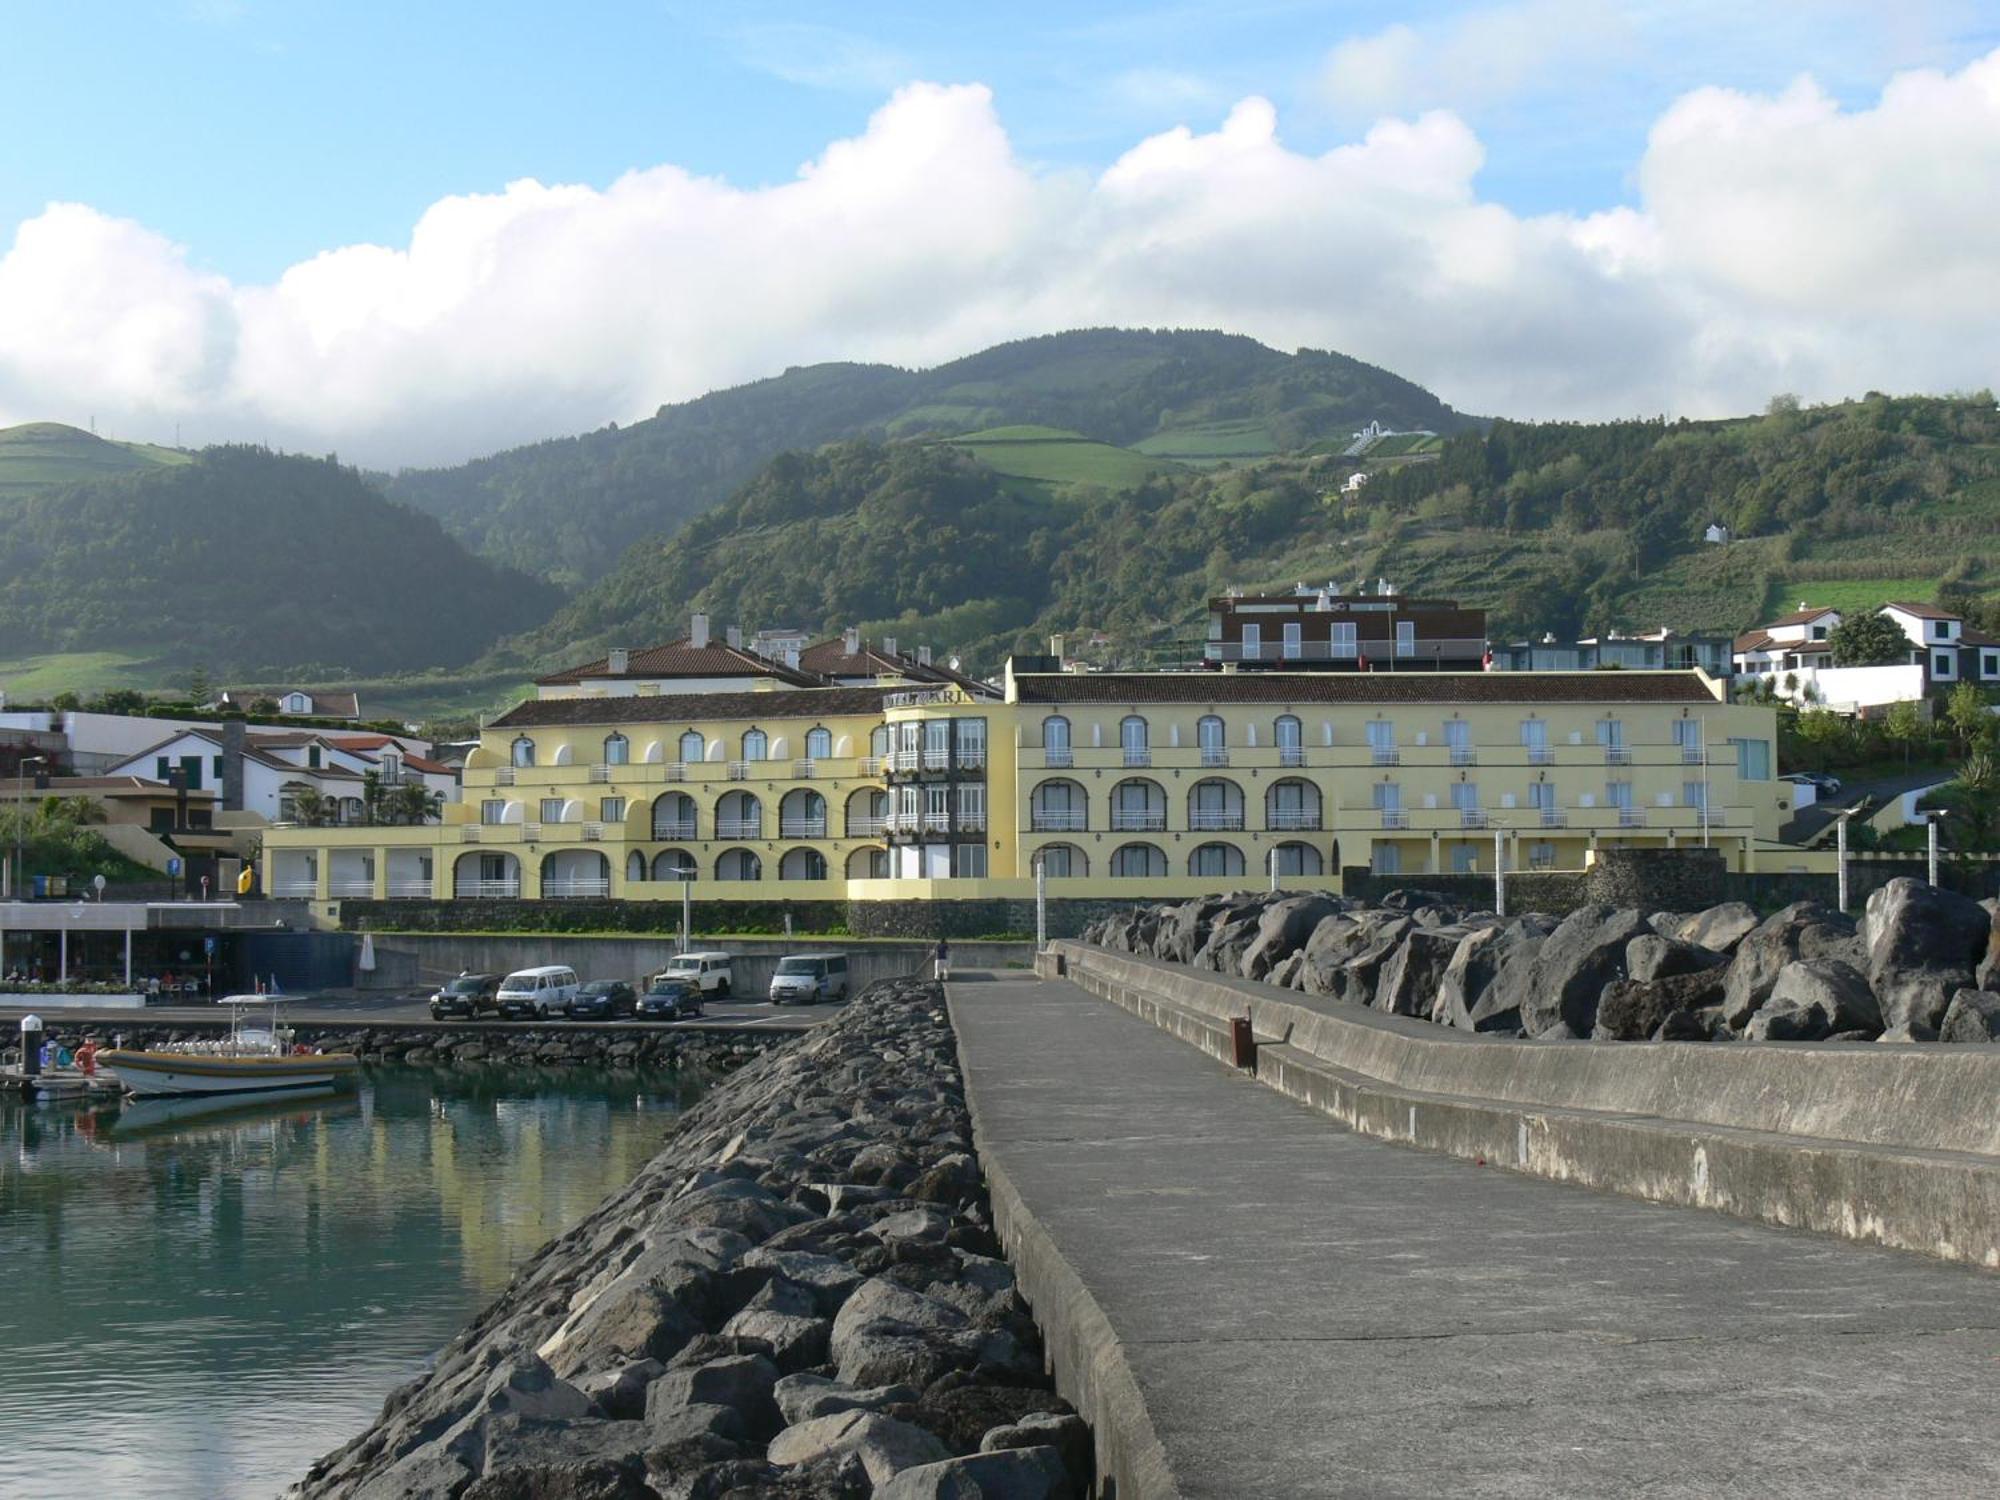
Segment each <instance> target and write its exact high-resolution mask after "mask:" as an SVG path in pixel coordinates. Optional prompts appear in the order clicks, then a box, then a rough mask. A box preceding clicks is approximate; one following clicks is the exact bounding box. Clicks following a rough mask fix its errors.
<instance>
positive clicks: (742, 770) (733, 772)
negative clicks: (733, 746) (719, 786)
mask: <svg viewBox="0 0 2000 1500" xmlns="http://www.w3.org/2000/svg"><path fill="white" fill-rule="evenodd" d="M753 764H756V762H753V761H747V760H732V761H731V762H730V763H729V779H730V780H731V781H748V780H749V779H750V767H751V766H752V765H753Z"/></svg>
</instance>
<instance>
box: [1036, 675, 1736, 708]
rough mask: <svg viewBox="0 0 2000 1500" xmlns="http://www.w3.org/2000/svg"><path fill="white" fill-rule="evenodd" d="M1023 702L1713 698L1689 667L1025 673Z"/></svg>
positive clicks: (1697, 700)
mask: <svg viewBox="0 0 2000 1500" xmlns="http://www.w3.org/2000/svg"><path fill="white" fill-rule="evenodd" d="M1014 688H1015V692H1016V695H1017V696H1018V697H1019V699H1020V701H1021V702H1023V703H1270V704H1282V703H1354V704H1378V703H1379V704H1396V703H1715V702H1717V701H1718V700H1717V699H1716V697H1715V695H1714V694H1713V693H1711V692H1710V691H1709V690H1708V688H1707V687H1706V686H1705V685H1704V684H1703V683H1702V681H1701V679H1700V678H1699V677H1698V676H1697V675H1696V674H1695V673H1693V672H1288V673H1285V674H1283V675H1269V674H1265V673H1261V672H1032V673H1028V674H1025V675H1017V676H1016V677H1015V678H1014Z"/></svg>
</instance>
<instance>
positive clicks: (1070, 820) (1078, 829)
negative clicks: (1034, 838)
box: [1028, 810, 1090, 833]
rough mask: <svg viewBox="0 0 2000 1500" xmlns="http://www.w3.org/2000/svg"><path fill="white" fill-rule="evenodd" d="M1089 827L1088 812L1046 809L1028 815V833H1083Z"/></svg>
mask: <svg viewBox="0 0 2000 1500" xmlns="http://www.w3.org/2000/svg"><path fill="white" fill-rule="evenodd" d="M1089 828H1090V814H1089V813H1086V812H1064V811H1055V810H1051V811H1047V812H1033V813H1030V814H1029V815H1028V831H1029V832H1030V833H1084V832H1087V831H1088V830H1089Z"/></svg>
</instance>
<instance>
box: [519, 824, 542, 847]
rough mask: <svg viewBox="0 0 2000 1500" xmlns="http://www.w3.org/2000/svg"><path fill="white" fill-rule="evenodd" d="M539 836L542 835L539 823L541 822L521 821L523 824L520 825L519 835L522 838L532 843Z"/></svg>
mask: <svg viewBox="0 0 2000 1500" xmlns="http://www.w3.org/2000/svg"><path fill="white" fill-rule="evenodd" d="M541 836H542V825H541V824H539V823H523V824H522V825H521V837H522V838H524V839H526V840H527V841H528V842H529V843H531V844H532V843H534V842H535V841H536V840H537V839H539V838H540V837H541Z"/></svg>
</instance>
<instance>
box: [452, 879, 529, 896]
mask: <svg viewBox="0 0 2000 1500" xmlns="http://www.w3.org/2000/svg"><path fill="white" fill-rule="evenodd" d="M455 894H456V895H458V896H460V897H462V898H465V899H468V900H496V899H504V898H506V897H510V896H518V895H520V894H521V877H520V876H518V875H516V876H514V877H512V878H511V879H507V880H461V881H459V883H458V885H457V887H456V890H455Z"/></svg>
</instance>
